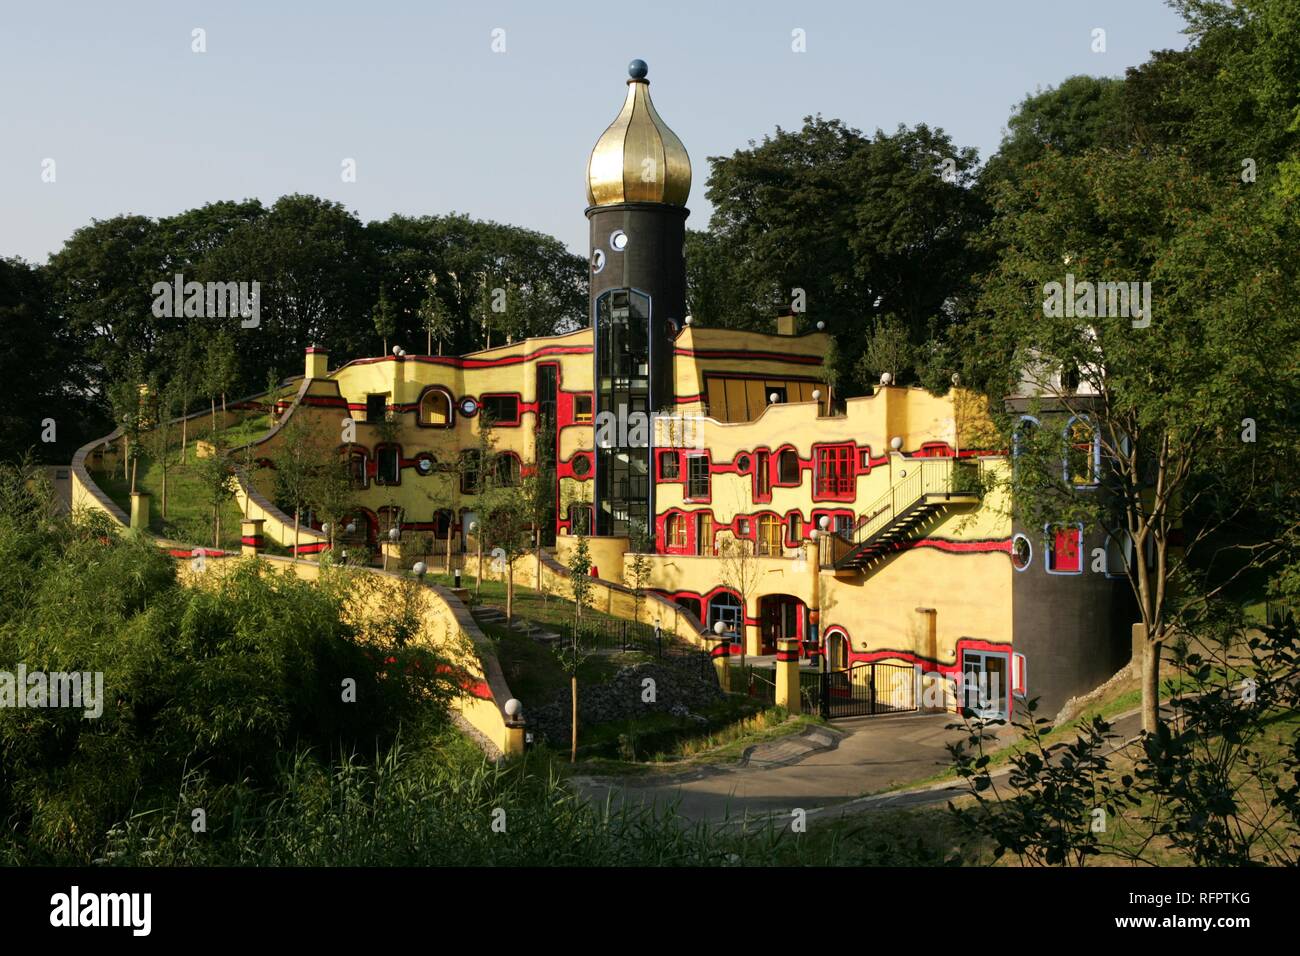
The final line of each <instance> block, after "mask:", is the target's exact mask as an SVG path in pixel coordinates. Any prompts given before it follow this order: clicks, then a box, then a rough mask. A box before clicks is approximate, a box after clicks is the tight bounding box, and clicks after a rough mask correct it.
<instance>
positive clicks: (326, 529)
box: [320, 521, 330, 534]
mask: <svg viewBox="0 0 1300 956" xmlns="http://www.w3.org/2000/svg"><path fill="white" fill-rule="evenodd" d="M320 533H321V534H329V533H330V523H329V522H328V521H326V522H325V523H324V524H323V525H321V526H320Z"/></svg>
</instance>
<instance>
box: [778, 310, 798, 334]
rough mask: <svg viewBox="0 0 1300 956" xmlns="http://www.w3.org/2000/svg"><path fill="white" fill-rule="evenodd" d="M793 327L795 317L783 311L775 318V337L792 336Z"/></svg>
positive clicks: (793, 332) (794, 325)
mask: <svg viewBox="0 0 1300 956" xmlns="http://www.w3.org/2000/svg"><path fill="white" fill-rule="evenodd" d="M795 327H796V323H795V315H794V313H793V312H791V311H785V312H782V313H781V314H780V315H778V316H777V317H776V334H777V335H794V334H795Z"/></svg>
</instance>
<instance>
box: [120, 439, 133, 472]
mask: <svg viewBox="0 0 1300 956" xmlns="http://www.w3.org/2000/svg"><path fill="white" fill-rule="evenodd" d="M130 475H131V439H130V438H128V437H126V436H125V435H123V436H122V480H123V481H126V479H127V478H128V477H130Z"/></svg>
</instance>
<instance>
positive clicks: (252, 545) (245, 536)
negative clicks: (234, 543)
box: [239, 518, 266, 555]
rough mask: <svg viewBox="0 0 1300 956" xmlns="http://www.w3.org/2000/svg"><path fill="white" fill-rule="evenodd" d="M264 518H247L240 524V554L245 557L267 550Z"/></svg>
mask: <svg viewBox="0 0 1300 956" xmlns="http://www.w3.org/2000/svg"><path fill="white" fill-rule="evenodd" d="M263 524H265V519H264V518H245V519H243V520H242V521H241V522H240V523H239V545H240V548H239V553H240V554H243V555H256V554H261V553H262V552H263V551H265V550H266V538H265V537H264V536H263V535H262V526H263Z"/></svg>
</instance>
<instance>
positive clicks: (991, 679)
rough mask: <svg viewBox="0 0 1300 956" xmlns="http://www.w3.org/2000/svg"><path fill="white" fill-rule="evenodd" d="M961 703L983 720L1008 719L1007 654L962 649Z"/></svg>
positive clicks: (1009, 672) (1008, 672)
mask: <svg viewBox="0 0 1300 956" xmlns="http://www.w3.org/2000/svg"><path fill="white" fill-rule="evenodd" d="M961 676H962V686H961V694H960V706H962V707H966V708H968V709H970V710H971V711H972V712H973V713H974V714H975V716H977V717H980V718H983V719H984V720H1006V719H1007V716H1008V715H1007V693H1008V690H1009V685H1010V680H1011V667H1010V664H1009V659H1008V655H1007V654H1005V653H1001V652H998V651H962V655H961Z"/></svg>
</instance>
